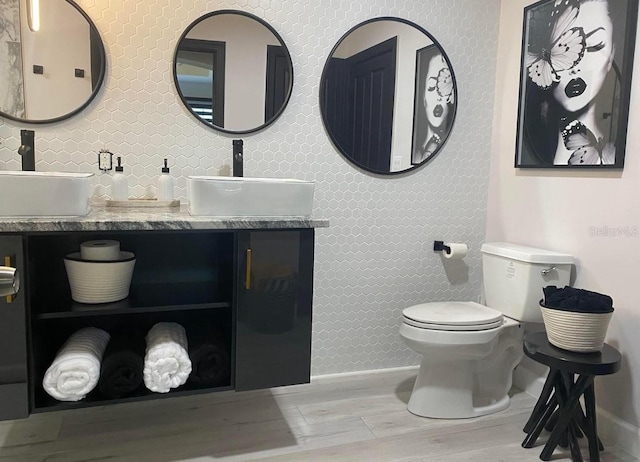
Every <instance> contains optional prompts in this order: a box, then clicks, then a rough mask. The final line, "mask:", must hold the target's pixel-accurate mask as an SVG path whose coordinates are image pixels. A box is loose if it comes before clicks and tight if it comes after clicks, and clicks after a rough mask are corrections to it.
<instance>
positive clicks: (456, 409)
mask: <svg viewBox="0 0 640 462" xmlns="http://www.w3.org/2000/svg"><path fill="white" fill-rule="evenodd" d="M473 370H474V367H473V361H460V360H458V361H453V362H447V361H444V362H441V361H439V362H433V361H427V360H424V359H423V360H422V364H421V365H420V372H419V373H418V377H417V379H416V383H415V385H414V387H413V392H412V393H411V398H410V399H409V404H408V405H407V409H408V410H409V412H411V413H412V414H416V415H418V416H421V417H431V418H435V419H468V418H471V417H479V416H481V415H486V414H493V413H494V412H499V411H502V410H504V409H506V408H507V407H509V403H510V398H509V396H508V395H505V396H504V397H502V398H501V399H499V400H497V401H496V402H494V403H491V404H487V405H484V406H478V407H474V405H473V388H474V383H473V381H474V374H473Z"/></svg>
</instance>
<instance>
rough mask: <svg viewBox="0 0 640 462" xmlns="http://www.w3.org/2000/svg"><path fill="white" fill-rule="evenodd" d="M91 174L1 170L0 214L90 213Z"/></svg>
mask: <svg viewBox="0 0 640 462" xmlns="http://www.w3.org/2000/svg"><path fill="white" fill-rule="evenodd" d="M92 176H93V173H52V172H14V171H0V217H35V218H37V217H52V216H55V217H69V216H72V217H77V216H84V215H86V214H88V213H89V210H90V207H89V197H90V194H91V177H92Z"/></svg>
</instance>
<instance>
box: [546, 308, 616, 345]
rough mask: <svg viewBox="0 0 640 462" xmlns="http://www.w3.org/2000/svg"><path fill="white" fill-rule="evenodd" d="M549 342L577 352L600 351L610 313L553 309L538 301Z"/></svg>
mask: <svg viewBox="0 0 640 462" xmlns="http://www.w3.org/2000/svg"><path fill="white" fill-rule="evenodd" d="M540 309H541V310H542V319H543V320H544V325H545V328H546V330H547V337H548V338H549V343H551V344H552V345H554V346H557V347H558V348H562V349H563V350H569V351H575V352H579V353H592V352H596V351H600V350H601V349H602V345H603V344H604V338H605V336H606V335H607V328H608V327H609V321H610V320H611V316H612V315H613V312H611V313H576V312H573V311H562V310H555V309H552V308H547V307H545V306H544V305H543V304H542V302H541V303H540Z"/></svg>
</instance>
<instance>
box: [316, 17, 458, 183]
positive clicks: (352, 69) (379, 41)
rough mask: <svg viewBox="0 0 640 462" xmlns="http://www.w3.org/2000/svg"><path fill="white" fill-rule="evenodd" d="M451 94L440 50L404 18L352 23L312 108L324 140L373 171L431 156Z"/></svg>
mask: <svg viewBox="0 0 640 462" xmlns="http://www.w3.org/2000/svg"><path fill="white" fill-rule="evenodd" d="M456 100H457V90H456V79H455V76H454V74H453V69H452V67H451V62H450V61H449V58H448V57H447V54H446V53H445V52H444V50H443V49H442V47H441V46H440V44H439V43H438V42H437V41H436V39H434V38H433V36H432V35H431V34H429V33H428V32H427V31H426V30H424V29H423V28H421V27H420V26H417V25H415V24H413V23H411V22H409V21H407V20H404V19H399V18H376V19H371V20H369V21H366V22H363V23H362V24H359V25H357V26H356V27H354V28H353V29H351V30H350V31H349V32H347V33H346V34H345V35H344V36H342V38H341V39H340V41H339V42H338V43H337V44H336V46H335V47H333V50H332V51H331V54H330V55H329V58H328V59H327V62H326V63H325V66H324V70H323V72H322V80H321V87H320V110H321V112H322V120H323V122H324V125H325V128H326V130H327V132H328V134H329V137H330V138H331V141H332V142H333V144H334V145H335V146H336V148H337V149H338V150H339V151H340V153H342V155H343V156H344V157H345V158H346V159H347V160H349V161H350V162H352V163H353V164H355V165H357V166H358V167H360V168H363V169H365V170H367V171H370V172H373V173H380V174H397V173H402V172H406V171H408V170H411V169H413V168H416V167H418V166H420V165H422V164H424V163H425V162H427V161H428V160H429V159H431V158H432V157H433V156H435V155H436V154H437V153H438V151H440V149H442V146H443V145H444V143H445V142H446V140H447V137H448V136H449V133H450V132H451V128H452V126H453V121H454V118H455V115H456Z"/></svg>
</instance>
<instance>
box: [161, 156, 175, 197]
mask: <svg viewBox="0 0 640 462" xmlns="http://www.w3.org/2000/svg"><path fill="white" fill-rule="evenodd" d="M158 200H159V201H172V200H173V178H172V177H171V175H169V167H167V159H165V160H164V167H162V173H160V176H159V177H158Z"/></svg>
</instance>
